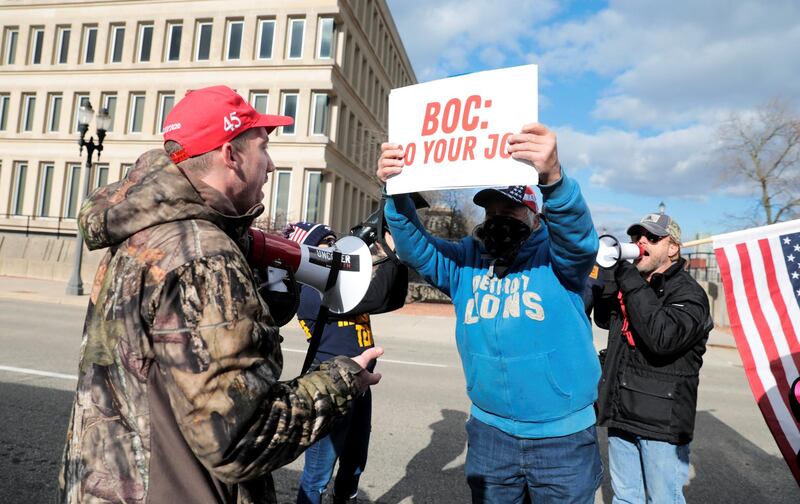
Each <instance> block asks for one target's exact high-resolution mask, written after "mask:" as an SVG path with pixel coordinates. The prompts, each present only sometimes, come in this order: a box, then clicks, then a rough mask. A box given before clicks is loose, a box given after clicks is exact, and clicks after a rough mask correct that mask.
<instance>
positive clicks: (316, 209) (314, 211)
mask: <svg viewBox="0 0 800 504" xmlns="http://www.w3.org/2000/svg"><path fill="white" fill-rule="evenodd" d="M305 201H306V207H305V210H304V214H303V220H304V221H306V222H320V221H321V220H322V172H319V171H309V172H306V198H305Z"/></svg>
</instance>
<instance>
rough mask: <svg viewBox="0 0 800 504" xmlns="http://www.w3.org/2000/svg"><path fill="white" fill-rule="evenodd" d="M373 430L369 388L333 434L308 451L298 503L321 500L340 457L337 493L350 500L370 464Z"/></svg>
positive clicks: (334, 488)
mask: <svg viewBox="0 0 800 504" xmlns="http://www.w3.org/2000/svg"><path fill="white" fill-rule="evenodd" d="M371 429H372V393H371V392H370V390H369V389H367V391H366V392H365V393H364V395H362V396H361V397H359V398H357V399H356V400H355V402H354V404H353V407H352V408H351V409H350V411H349V412H348V413H347V415H345V417H344V418H343V419H342V420H340V421H339V423H337V424H336V426H335V427H334V428H333V430H332V431H331V433H330V434H328V435H327V436H325V437H324V438H322V439H320V440H319V441H317V442H316V443H314V444H313V445H311V447H309V448H308V450H306V452H305V465H304V466H303V475H302V476H301V477H300V489H299V490H298V492H297V502H298V504H319V503H320V502H321V500H322V494H323V493H325V488H326V487H327V486H328V482H330V480H331V476H332V475H333V467H334V465H335V464H336V459H337V458H338V459H339V470H338V471H337V472H336V479H335V480H334V482H333V493H334V495H336V496H337V497H339V498H342V499H346V498H348V497H354V496H355V495H356V494H357V493H358V480H359V478H360V477H361V473H362V472H364V467H365V466H366V465H367V452H368V451H369V435H370V430H371Z"/></svg>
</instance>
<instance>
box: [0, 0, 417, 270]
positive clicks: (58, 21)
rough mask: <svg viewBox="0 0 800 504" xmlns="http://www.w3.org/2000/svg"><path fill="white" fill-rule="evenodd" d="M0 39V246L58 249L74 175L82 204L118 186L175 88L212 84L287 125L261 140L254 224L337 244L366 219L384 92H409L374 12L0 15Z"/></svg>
mask: <svg viewBox="0 0 800 504" xmlns="http://www.w3.org/2000/svg"><path fill="white" fill-rule="evenodd" d="M0 37H2V38H0V232H3V231H5V232H6V233H7V232H10V231H14V232H19V231H25V232H26V233H28V234H40V235H41V234H58V235H67V236H68V235H70V234H73V235H74V232H75V215H76V213H77V211H78V209H79V208H80V204H81V200H82V198H83V194H82V193H83V187H84V185H83V184H84V182H83V181H84V177H89V179H88V181H89V187H90V190H91V189H92V188H95V187H98V186H99V185H103V184H106V183H109V182H113V181H115V180H118V179H119V178H120V177H122V176H123V175H124V173H125V171H126V170H127V169H128V167H129V166H131V164H132V163H133V162H134V161H135V160H136V158H137V157H138V156H139V155H140V154H141V153H142V152H144V151H145V150H148V149H151V148H155V147H159V146H161V142H162V140H161V127H162V124H163V121H164V117H165V116H166V114H167V113H168V112H169V110H170V109H171V108H172V106H173V105H174V103H175V102H176V101H177V100H179V99H180V98H181V97H182V96H183V95H184V94H185V93H186V91H187V90H190V89H194V88H199V87H205V86H209V85H215V84H226V85H228V86H230V87H232V88H234V89H236V90H237V92H239V94H241V95H242V96H243V97H244V98H245V99H246V100H248V101H249V102H250V103H252V104H253V106H254V107H255V108H257V109H258V110H260V111H262V112H268V113H271V114H286V115H291V116H294V117H295V119H296V123H295V125H294V126H293V127H286V128H282V129H280V130H279V131H277V132H276V133H275V134H274V136H273V137H272V138H271V141H270V151H271V155H272V157H273V159H274V161H275V165H276V167H277V171H276V172H275V173H274V174H272V175H271V176H270V180H269V182H268V185H267V187H265V190H264V193H265V199H264V204H265V206H266V212H265V220H266V221H267V225H277V226H280V225H282V224H283V223H284V222H285V221H287V220H290V221H291V220H298V219H304V220H314V221H324V222H328V223H330V224H331V225H333V226H334V227H335V228H337V229H339V230H347V229H349V227H350V226H352V225H353V224H355V223H357V222H358V221H359V220H360V219H362V218H363V217H365V216H366V215H368V214H369V213H370V212H371V210H372V209H373V208H375V206H376V205H377V201H378V197H379V187H378V183H377V181H376V179H375V177H374V166H375V160H376V159H377V156H378V152H379V144H380V142H381V141H383V140H385V137H386V128H387V115H388V108H387V97H388V93H389V90H390V89H392V88H394V87H400V86H405V85H409V84H413V83H415V82H416V77H415V75H414V72H413V70H412V68H411V65H410V63H409V60H408V56H407V54H406V52H405V49H404V48H403V44H402V42H401V40H400V37H399V35H398V32H397V28H396V27H395V24H394V21H393V20H392V16H391V13H390V12H389V8H388V6H387V4H386V2H385V0H347V1H345V0H303V1H299V0H290V1H282V2H277V1H268V2H252V1H245V0H204V1H200V0H197V1H193V0H185V1H184V0H177V1H176V0H172V1H151V0H142V1H132V0H103V1H94V0H90V1H85V0H58V1H53V0H25V1H0ZM86 102H89V103H90V104H91V105H92V106H93V108H94V110H99V109H100V108H107V109H108V111H109V114H110V115H111V117H112V123H111V126H110V127H109V129H108V134H107V136H106V138H105V141H104V144H103V147H104V151H103V153H102V158H101V159H100V161H99V162H95V163H94V165H93V167H92V170H91V171H90V172H88V173H87V170H86V169H85V168H84V163H85V156H86V154H85V153H84V154H83V155H82V156H81V155H79V152H78V145H77V143H76V141H77V138H78V134H77V113H78V110H79V108H80V106H81V105H82V104H84V103H86ZM90 135H91V136H95V137H96V132H95V125H94V124H90V129H89V133H88V134H87V137H88V136H90ZM95 161H96V159H95ZM0 273H1V272H0Z"/></svg>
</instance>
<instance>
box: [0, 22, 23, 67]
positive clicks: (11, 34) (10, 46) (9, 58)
mask: <svg viewBox="0 0 800 504" xmlns="http://www.w3.org/2000/svg"><path fill="white" fill-rule="evenodd" d="M18 39H19V30H16V29H13V28H6V36H5V37H4V40H5V51H4V52H3V60H4V61H5V62H6V65H13V64H14V63H16V61H17V40H18Z"/></svg>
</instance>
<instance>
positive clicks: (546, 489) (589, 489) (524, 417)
mask: <svg viewBox="0 0 800 504" xmlns="http://www.w3.org/2000/svg"><path fill="white" fill-rule="evenodd" d="M381 151H382V153H381V157H380V160H379V161H378V171H377V175H378V177H379V178H380V179H381V180H382V181H384V182H386V181H387V180H388V179H389V178H390V177H393V176H396V175H398V174H400V173H401V172H402V171H403V167H404V155H405V149H403V146H401V145H399V144H392V143H385V144H383V145H382V146H381ZM504 154H510V156H511V157H513V158H514V159H517V160H520V161H524V162H525V164H528V165H529V166H525V164H522V163H521V164H520V165H519V166H521V167H524V168H526V169H528V170H531V168H530V165H533V167H534V168H535V171H536V172H538V177H539V189H540V190H541V192H542V195H543V197H544V205H543V206H544V209H543V212H542V215H544V216H545V217H546V219H541V218H540V215H539V213H538V207H537V204H536V198H535V195H534V193H533V190H532V188H530V187H529V186H508V187H504V188H497V189H484V190H482V191H480V192H478V193H477V194H476V195H475V198H474V202H475V203H476V204H477V205H479V206H481V207H483V208H484V209H485V210H486V218H485V220H484V222H483V223H482V224H481V225H480V226H479V227H478V228H477V229H476V231H475V232H474V233H473V236H468V237H465V238H463V239H462V240H461V241H460V242H448V241H444V240H441V239H438V238H434V237H432V236H431V235H430V234H429V233H428V232H427V231H426V230H425V228H424V227H423V225H422V224H421V223H420V221H419V219H418V217H417V214H416V211H415V208H414V204H413V202H412V200H411V198H410V197H409V196H408V195H407V194H395V195H393V196H390V197H388V198H387V200H386V203H385V216H386V221H387V223H388V225H389V228H390V229H391V231H392V235H393V236H394V237H395V243H396V247H397V254H398V256H399V257H400V258H401V259H402V260H404V261H405V262H406V263H408V264H409V265H410V266H412V267H413V268H415V269H416V270H417V271H419V272H420V273H421V274H422V275H423V276H425V278H426V280H428V282H430V283H431V284H433V285H435V286H436V287H438V288H439V289H440V290H442V291H443V292H444V293H446V294H448V295H449V296H450V297H451V298H452V300H453V304H454V305H455V309H456V316H457V324H456V327H457V329H456V343H457V345H458V349H459V354H460V355H461V360H462V364H463V366H464V374H465V376H466V380H467V394H468V395H469V398H470V400H471V401H472V409H471V417H470V419H469V421H468V422H467V434H468V440H469V449H468V452H467V462H466V468H465V470H466V474H467V481H468V482H469V485H470V488H471V490H472V500H473V502H476V503H478V502H481V503H483V502H487V503H504V504H505V503H518V502H523V501H524V499H525V498H526V495H525V494H526V492H527V493H528V494H529V495H530V497H532V498H533V501H534V502H550V501H552V502H570V503H588V502H593V501H594V495H595V491H596V490H597V488H598V487H599V485H600V481H601V479H602V473H603V470H602V463H601V462H600V455H599V451H598V446H597V434H596V431H595V427H594V423H595V413H594V407H593V403H594V401H595V399H596V397H597V382H598V379H599V377H600V365H599V363H598V361H597V357H596V354H595V350H594V347H593V345H592V333H591V328H590V325H589V322H588V319H587V318H586V315H585V313H584V309H583V301H582V299H581V292H582V291H583V286H584V283H585V281H586V278H587V275H588V273H589V271H590V270H591V268H592V265H593V264H594V260H595V256H596V254H597V245H598V240H597V234H596V233H595V230H594V226H593V224H592V217H591V215H590V214H589V209H588V207H587V206H586V203H585V201H584V199H583V197H582V196H581V192H580V188H579V187H578V184H577V183H576V182H575V181H574V180H572V179H570V178H567V177H566V176H565V175H564V173H563V172H562V170H561V165H560V163H559V161H558V152H557V149H556V137H555V134H554V133H553V132H551V131H550V130H549V129H547V128H546V127H545V126H543V125H542V124H538V123H534V124H528V125H526V126H524V127H523V128H522V131H521V133H519V134H514V135H509V136H508V137H507V146H506V147H505V149H504ZM519 166H518V167H519Z"/></svg>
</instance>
